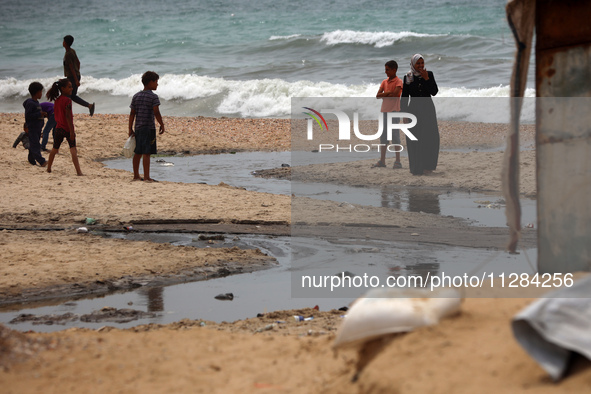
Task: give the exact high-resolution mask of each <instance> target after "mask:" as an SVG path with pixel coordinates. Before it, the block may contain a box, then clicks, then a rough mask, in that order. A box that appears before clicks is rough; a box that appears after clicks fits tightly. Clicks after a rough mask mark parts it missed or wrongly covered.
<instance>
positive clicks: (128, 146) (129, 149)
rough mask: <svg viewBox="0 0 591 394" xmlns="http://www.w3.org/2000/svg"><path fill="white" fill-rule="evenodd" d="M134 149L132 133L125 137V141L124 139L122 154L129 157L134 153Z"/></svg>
mask: <svg viewBox="0 0 591 394" xmlns="http://www.w3.org/2000/svg"><path fill="white" fill-rule="evenodd" d="M134 150H135V136H133V135H132V136H131V137H129V138H128V139H127V141H125V144H124V145H123V156H125V157H127V158H128V159H130V158H131V157H133V155H134Z"/></svg>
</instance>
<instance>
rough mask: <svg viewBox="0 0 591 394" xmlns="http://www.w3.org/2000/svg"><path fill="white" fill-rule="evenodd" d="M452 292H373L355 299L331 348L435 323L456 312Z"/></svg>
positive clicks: (457, 299)
mask: <svg viewBox="0 0 591 394" xmlns="http://www.w3.org/2000/svg"><path fill="white" fill-rule="evenodd" d="M461 302H462V297H461V296H460V293H459V292H458V291H457V290H455V289H450V288H443V289H435V290H434V291H430V290H428V289H411V288H408V289H407V288H396V289H373V290H370V291H369V292H368V293H367V294H366V295H365V296H363V297H361V298H359V299H357V300H355V302H354V303H353V305H352V306H351V309H349V311H348V312H347V316H346V317H345V319H344V320H343V323H342V324H341V326H340V327H339V330H338V331H337V337H336V339H335V343H334V346H335V347H344V346H354V345H357V344H360V343H363V342H366V341H369V340H371V339H375V338H377V337H379V336H382V335H386V334H395V333H400V332H408V331H412V330H414V329H415V328H417V327H422V326H429V325H433V324H437V322H439V320H440V319H441V318H443V317H446V316H451V315H453V314H456V313H458V312H459V311H460V305H461Z"/></svg>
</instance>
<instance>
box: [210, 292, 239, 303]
mask: <svg viewBox="0 0 591 394" xmlns="http://www.w3.org/2000/svg"><path fill="white" fill-rule="evenodd" d="M213 298H215V299H216V300H220V301H232V300H233V299H234V294H232V293H225V294H218V295H216V296H215V297H213Z"/></svg>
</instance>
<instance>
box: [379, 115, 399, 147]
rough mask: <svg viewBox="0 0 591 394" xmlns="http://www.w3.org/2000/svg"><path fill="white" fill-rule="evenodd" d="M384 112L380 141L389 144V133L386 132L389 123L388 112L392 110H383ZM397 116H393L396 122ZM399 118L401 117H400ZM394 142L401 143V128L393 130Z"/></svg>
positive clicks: (393, 120)
mask: <svg viewBox="0 0 591 394" xmlns="http://www.w3.org/2000/svg"><path fill="white" fill-rule="evenodd" d="M382 113H383V114H384V118H383V123H382V135H381V136H380V143H381V144H383V145H388V134H387V132H386V130H387V128H386V126H387V124H388V114H390V113H392V112H382ZM396 119H397V118H396V117H394V118H392V122H396ZM398 119H399V118H398ZM392 143H393V144H395V145H400V129H394V130H392Z"/></svg>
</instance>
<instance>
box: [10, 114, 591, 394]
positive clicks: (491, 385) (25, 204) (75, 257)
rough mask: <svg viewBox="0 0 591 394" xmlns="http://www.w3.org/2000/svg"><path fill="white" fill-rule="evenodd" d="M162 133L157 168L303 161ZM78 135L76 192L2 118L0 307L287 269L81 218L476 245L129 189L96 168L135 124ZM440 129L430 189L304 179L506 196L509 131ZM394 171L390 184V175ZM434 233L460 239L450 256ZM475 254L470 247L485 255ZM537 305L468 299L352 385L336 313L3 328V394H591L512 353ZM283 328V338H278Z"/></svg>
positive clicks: (528, 191)
mask: <svg viewBox="0 0 591 394" xmlns="http://www.w3.org/2000/svg"><path fill="white" fill-rule="evenodd" d="M164 121H165V124H166V125H167V132H166V133H165V134H164V135H162V136H159V137H158V138H159V139H158V148H159V152H160V153H162V154H171V155H174V154H185V155H190V154H203V153H222V152H240V151H285V150H289V149H290V148H291V147H292V145H291V132H290V122H289V120H285V119H240V118H204V117H197V118H172V117H164ZM74 122H75V125H76V130H77V142H78V155H79V159H80V165H81V168H82V172H83V173H84V174H85V176H82V177H77V176H76V173H75V170H74V167H73V165H72V163H71V160H70V156H69V152H68V150H67V149H61V150H60V154H59V155H58V156H57V157H56V159H55V162H54V164H53V172H52V173H51V174H48V173H46V172H45V171H44V169H42V168H40V167H38V166H31V165H30V164H29V163H28V162H27V160H26V156H27V152H26V151H25V150H24V149H23V148H22V146H18V147H17V148H12V144H13V142H14V140H15V138H16V137H17V136H18V134H19V133H20V131H21V130H22V124H23V115H22V114H0V130H2V132H1V133H0V167H1V168H2V171H1V172H0V183H1V184H2V187H1V188H0V199H1V201H2V204H0V229H1V230H0V244H1V249H2V253H1V257H0V304H3V305H8V304H9V303H10V302H14V301H17V300H18V301H22V300H23V299H29V300H31V299H38V300H42V299H43V297H44V296H47V295H48V294H53V295H58V296H63V295H64V294H67V293H68V292H72V291H73V289H78V291H80V289H82V290H81V291H83V292H84V291H87V292H93V291H94V292H101V291H107V290H108V289H109V288H112V287H113V286H114V285H113V284H117V285H118V286H120V288H125V287H126V286H128V287H132V286H134V283H136V284H137V283H138V281H142V280H154V279H159V280H163V278H167V280H168V281H169V282H167V283H172V282H174V278H177V279H178V280H181V279H182V278H186V277H190V278H192V279H195V280H196V279H205V278H210V277H216V276H220V275H226V274H228V273H229V274H235V273H240V272H248V271H249V270H255V269H261V268H264V267H268V266H272V265H273V264H275V261H274V259H273V258H272V257H270V256H266V255H264V254H263V253H262V252H260V251H258V250H241V249H238V248H219V249H215V250H214V249H199V248H188V247H177V246H173V245H170V244H156V243H151V242H146V241H127V240H116V239H107V238H102V237H98V236H94V235H92V234H89V233H78V232H77V229H78V228H79V227H81V226H84V225H85V220H86V218H93V219H95V220H96V222H97V223H96V224H95V225H94V226H96V227H94V228H101V227H102V228H105V229H107V228H119V229H123V228H124V227H129V226H138V225H141V224H142V223H144V224H147V223H151V224H156V225H157V224H159V223H160V224H165V223H171V222H173V223H176V224H179V223H180V224H184V225H194V226H210V227H208V229H209V230H211V232H213V230H212V229H214V230H215V226H218V228H220V229H223V231H227V232H231V231H232V229H234V230H237V229H241V228H242V229H244V228H246V227H245V226H254V225H256V226H258V228H259V229H260V231H266V232H267V233H268V234H285V232H286V231H287V232H289V227H290V225H291V224H292V204H295V206H297V204H306V206H312V204H316V205H318V206H319V205H322V210H323V211H326V212H331V214H330V215H329V217H328V218H327V217H318V216H317V215H314V216H310V217H305V216H303V217H298V220H303V221H304V222H305V223H304V224H317V223H319V222H330V223H331V225H336V226H343V225H346V224H347V223H346V222H347V221H353V222H354V221H356V220H359V217H363V218H372V219H371V220H373V223H376V224H388V225H390V226H396V227H397V231H399V233H400V236H401V237H404V236H407V235H408V236H410V233H415V232H420V231H421V230H422V229H425V231H427V230H426V229H431V230H430V231H431V234H433V235H432V237H433V239H432V240H431V242H438V241H441V242H447V243H448V244H453V243H454V242H455V241H456V240H457V242H458V243H457V244H461V243H460V239H461V238H462V235H461V234H463V233H464V232H466V231H469V229H468V226H467V224H466V223H465V222H463V221H461V220H458V219H456V218H448V217H441V216H438V215H433V214H418V213H411V212H401V211H398V210H393V209H378V208H370V207H357V209H356V215H357V216H356V217H355V216H348V219H342V218H341V219H339V220H336V219H335V218H338V217H341V216H342V215H339V214H338V213H339V210H341V209H343V208H342V207H340V206H339V205H338V204H336V203H331V202H319V201H310V200H309V199H304V198H300V197H296V198H293V199H292V198H290V196H281V195H273V194H267V193H257V192H252V191H247V190H244V189H242V188H239V187H232V186H228V185H226V184H224V183H221V184H219V185H205V184H181V183H174V182H166V181H160V182H158V183H147V182H132V177H133V176H132V174H131V173H129V172H127V171H122V170H113V169H108V168H106V167H105V165H104V164H102V163H101V161H100V160H103V159H107V158H116V157H122V147H123V144H124V142H125V140H126V138H127V116H124V115H99V114H97V115H95V116H94V117H89V116H88V115H78V114H75V118H74ZM440 127H441V142H442V152H441V155H440V158H439V167H438V169H437V171H436V172H435V173H434V174H433V175H432V176H424V177H413V176H412V175H411V174H410V173H409V172H408V170H407V168H408V163H407V162H404V160H403V165H404V166H405V169H404V170H402V171H394V170H392V168H371V163H372V162H373V161H375V160H373V159H372V160H367V161H363V162H353V163H341V164H338V165H336V164H335V165H332V166H334V167H332V168H331V169H335V170H336V171H329V172H328V173H330V174H331V175H330V176H327V171H326V168H320V167H317V166H310V167H308V168H298V169H297V170H296V171H298V174H303V175H304V176H305V178H306V179H308V180H323V181H328V182H333V183H339V184H353V185H354V184H359V183H360V182H362V181H363V182H365V184H371V185H387V184H389V185H399V186H413V187H439V188H452V189H462V190H474V191H476V190H478V191H493V192H499V191H500V188H501V186H500V168H501V160H502V156H503V152H502V148H503V147H504V130H503V127H501V126H499V125H483V124H470V123H463V124H456V123H451V122H450V123H442V124H441V126H440ZM521 139H522V143H523V146H526V147H530V149H526V150H524V151H523V152H521V160H520V161H521V188H522V189H521V192H522V195H523V196H524V197H526V196H527V197H535V195H536V188H535V152H534V151H533V150H532V149H531V146H532V144H533V141H534V129H533V127H531V126H530V127H525V128H524V130H523V132H522V135H521ZM45 156H46V155H45ZM388 160H389V161H388V164H390V167H391V162H390V161H391V160H393V159H392V158H389V159H388ZM236 165H237V166H238V165H240V163H236ZM283 171H285V170H283ZM336 174H338V175H336ZM313 211H314V210H311V212H313ZM364 220H367V219H364ZM212 226H213V227H212ZM470 231H471V230H470ZM478 231H482V234H481V239H487V240H488V241H487V242H489V244H490V245H489V246H491V247H494V248H498V249H499V250H502V248H503V243H504V242H505V239H504V234H503V233H502V232H501V231H500V230H498V229H496V230H478ZM486 231H489V232H488V233H487V232H486ZM438 233H439V234H441V237H442V238H443V237H444V235H446V237H447V238H446V239H445V240H441V239H438V235H437V234H438ZM445 233H447V234H445ZM450 234H452V235H450ZM453 234H457V236H456V237H455V238H454V237H453ZM473 242H474V244H473V245H472V247H482V246H481V245H479V244H477V242H478V241H477V240H474V241H473ZM524 242H525V243H528V242H529V243H530V245H531V244H533V245H535V230H532V229H524ZM468 246H470V245H468ZM123 278H132V280H131V281H128V282H125V280H123ZM170 278H173V279H170ZM132 282H134V283H132ZM97 283H98V284H97ZM531 301H532V300H531V299H517V298H515V299H466V300H465V301H464V302H463V304H462V311H461V313H460V314H459V315H458V316H456V317H453V318H449V319H446V320H443V321H442V322H441V323H440V324H439V325H437V326H433V327H427V328H422V329H418V330H416V331H414V332H412V333H409V334H405V335H401V336H399V337H397V338H395V339H394V340H393V341H392V342H390V343H389V344H388V345H387V346H385V347H384V349H383V350H382V351H381V352H380V354H379V355H378V356H377V357H376V358H375V359H374V360H373V361H372V362H371V363H370V364H369V365H368V366H367V367H366V368H365V369H364V371H363V372H362V374H361V375H360V377H359V379H358V381H357V382H355V383H353V382H351V377H352V376H353V373H354V370H355V368H354V367H355V360H356V354H355V353H354V352H352V351H344V352H334V351H333V349H332V342H333V341H334V337H335V332H336V330H337V328H338V326H339V324H340V323H341V321H342V317H341V315H342V312H340V311H314V310H304V311H276V312H271V313H267V314H266V315H265V316H263V317H255V316H253V317H252V318H251V319H247V320H244V321H237V322H229V323H213V322H205V323H204V324H202V321H200V320H183V321H181V322H178V323H174V324H170V325H167V326H158V325H145V326H138V327H136V328H134V329H129V330H120V329H117V328H111V327H105V328H104V329H101V330H96V331H95V330H86V329H68V330H64V331H60V332H57V333H54V334H40V333H33V332H30V333H20V332H17V331H14V330H11V329H10V327H4V326H0V365H1V366H2V367H3V368H2V370H1V371H0V382H1V383H0V384H1V385H2V387H3V391H4V392H7V393H23V392H39V391H41V390H43V391H48V392H60V393H63V392H162V391H165V390H166V391H174V392H237V391H241V392H296V391H297V392H313V393H320V392H342V393H345V392H360V393H367V392H376V393H377V392H400V393H407V392H440V393H446V392H476V391H478V392H487V393H488V392H490V393H493V392H499V391H504V392H530V391H531V390H535V391H536V392H541V393H554V392H587V391H588V390H589V389H590V388H591V372H590V370H589V369H588V368H587V369H584V370H581V371H580V372H578V373H575V374H574V375H573V376H571V377H569V378H567V379H566V380H564V381H563V382H561V383H558V384H556V383H553V382H552V381H551V380H550V379H549V378H548V376H547V375H546V374H545V372H544V371H543V370H542V369H541V368H540V367H539V366H538V365H537V364H536V363H535V362H534V361H533V360H532V359H531V358H530V357H529V356H528V355H527V354H526V353H525V352H524V351H523V350H522V349H521V348H520V347H519V346H518V344H517V343H516V342H515V340H514V339H513V336H512V333H511V331H510V325H509V323H510V319H511V317H512V316H513V315H515V313H517V312H518V311H520V310H521V309H522V308H524V307H525V306H526V305H528V304H529V303H530V302H531ZM311 306H313V305H311ZM294 314H306V315H307V314H314V317H315V319H314V320H313V321H308V322H300V323H298V322H295V321H293V319H291V320H290V317H291V316H292V315H294ZM278 320H280V321H286V322H288V323H286V324H275V322H276V321H278ZM115 327H116V326H115ZM269 327H270V328H269Z"/></svg>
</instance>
